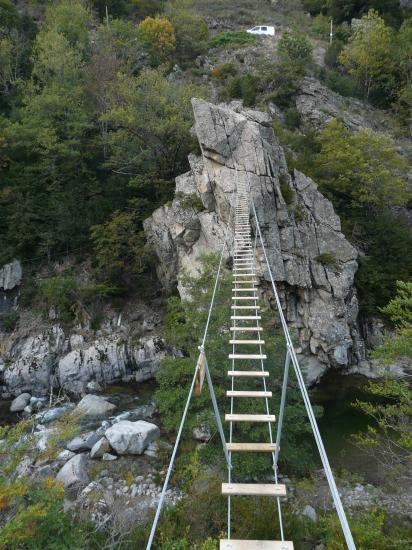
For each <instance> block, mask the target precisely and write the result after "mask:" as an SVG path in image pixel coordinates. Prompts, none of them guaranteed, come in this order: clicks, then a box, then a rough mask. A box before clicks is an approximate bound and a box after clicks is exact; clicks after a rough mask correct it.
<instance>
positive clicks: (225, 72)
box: [211, 61, 237, 79]
mask: <svg viewBox="0 0 412 550" xmlns="http://www.w3.org/2000/svg"><path fill="white" fill-rule="evenodd" d="M211 75H212V76H213V77H214V78H221V79H225V78H227V77H228V76H236V75H237V68H236V66H235V64H234V63H232V62H231V61H226V62H225V63H220V64H219V65H216V67H214V68H213V69H212V72H211Z"/></svg>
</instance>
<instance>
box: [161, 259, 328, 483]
mask: <svg viewBox="0 0 412 550" xmlns="http://www.w3.org/2000/svg"><path fill="white" fill-rule="evenodd" d="M215 270H216V258H214V257H213V256H211V257H205V258H204V259H203V264H202V268H201V270H200V273H199V277H198V278H193V277H189V276H187V277H186V278H185V280H184V282H183V284H184V286H185V289H186V290H187V292H189V294H190V295H191V296H193V297H196V299H195V300H180V299H178V298H177V297H172V298H170V299H169V302H168V308H167V315H166V337H167V339H168V341H169V342H171V343H173V344H174V345H175V346H177V347H179V348H181V349H182V350H183V357H181V358H171V357H167V358H165V359H164V360H163V361H162V364H161V368H160V370H159V373H158V376H157V379H158V382H159V389H158V391H157V394H156V398H157V402H158V403H159V406H160V410H161V413H162V416H163V418H164V422H165V428H166V429H167V430H169V431H175V430H176V429H177V426H178V424H179V422H180V417H181V414H182V405H183V403H184V402H185V399H186V395H187V391H188V388H189V387H190V383H191V380H192V377H193V372H194V367H195V364H196V361H197V357H198V354H199V352H198V348H197V346H198V345H199V344H200V341H201V340H200V338H201V336H202V333H203V330H204V326H205V322H206V317H207V312H208V308H209V302H210V298H211V294H210V293H211V290H212V288H211V284H210V282H211V281H213V279H214V277H215ZM221 277H222V278H221V281H220V284H219V292H218V295H217V298H216V303H215V307H214V310H213V316H212V319H211V323H210V327H209V335H210V336H209V338H208V340H207V345H206V355H207V359H208V365H209V368H210V371H211V376H212V378H213V382H214V386H215V391H216V395H217V399H218V402H219V403H220V404H221V405H220V408H221V410H222V411H223V410H225V397H224V391H223V388H224V387H225V385H226V383H227V377H226V376H225V373H226V370H228V369H229V367H230V365H229V362H228V359H227V357H228V355H227V351H228V347H227V340H228V335H229V322H230V318H229V315H228V311H230V305H231V292H230V289H231V280H230V274H229V272H228V271H227V270H224V271H223V274H222V276H221ZM270 316H272V314H270ZM267 332H268V336H267V337H266V338H265V348H266V351H267V353H268V356H269V357H271V360H270V361H268V365H267V368H268V370H270V374H271V384H272V385H273V386H274V387H275V388H279V387H280V383H281V382H280V377H281V376H282V367H283V361H284V345H282V340H283V339H282V337H280V336H278V335H276V336H271V333H272V334H273V329H269V328H268V331H267ZM239 389H242V388H239ZM275 396H276V397H275V398H274V400H273V406H274V409H275V410H276V409H277V408H278V406H279V400H280V395H279V391H278V390H277V389H276V391H275ZM247 401H248V400H245V402H243V403H240V404H239V407H240V409H239V411H238V412H242V411H243V412H246V411H247V412H249V413H250V412H256V413H259V410H261V404H259V403H256V400H254V402H247ZM259 407H260V408H259ZM316 410H317V413H319V412H320V409H319V408H316ZM211 413H212V411H211V406H210V396H209V393H208V391H207V388H206V387H205V388H204V390H203V392H202V394H201V395H200V396H195V397H194V398H193V400H192V404H191V407H190V410H189V414H188V418H187V427H186V429H187V431H188V432H189V433H190V431H191V430H192V429H193V427H195V426H198V425H199V424H202V425H209V426H210V427H211V429H212V430H213V428H214V426H215V423H214V420H213V418H212V415H211ZM286 417H287V422H288V430H286V431H285V433H284V438H283V439H282V453H281V456H280V460H281V463H282V465H286V466H287V467H288V468H289V469H291V470H295V471H304V470H305V469H306V468H307V467H308V466H309V465H310V464H311V461H312V457H311V451H310V446H309V442H308V441H307V440H306V439H304V438H303V434H308V433H309V432H310V426H309V424H308V422H307V420H306V414H305V410H304V407H303V403H302V401H301V400H300V394H299V392H298V390H297V389H296V387H295V386H294V384H293V383H291V385H290V388H289V390H288V402H287V406H286ZM234 437H236V438H239V440H243V441H265V440H266V437H267V432H266V430H265V429H264V428H262V427H261V426H259V427H256V426H255V427H253V429H251V428H250V427H248V426H246V425H245V426H237V427H236V430H235V433H234ZM186 454H187V453H186ZM201 457H202V459H204V460H206V461H207V462H208V463H210V462H215V463H216V464H222V458H223V457H222V453H221V448H220V443H219V441H218V438H214V440H213V441H211V442H210V443H209V444H208V445H207V446H206V447H205V448H203V449H202V454H201ZM233 460H234V463H235V468H236V471H237V473H238V475H239V476H240V478H246V479H249V478H250V476H251V475H252V473H253V474H254V475H257V473H258V472H264V473H267V472H268V471H270V457H269V458H268V457H263V456H260V457H258V456H255V457H252V458H249V457H233Z"/></svg>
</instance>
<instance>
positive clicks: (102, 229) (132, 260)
mask: <svg viewBox="0 0 412 550" xmlns="http://www.w3.org/2000/svg"><path fill="white" fill-rule="evenodd" d="M141 221H142V220H141V217H140V216H139V215H138V213H137V212H136V211H132V212H119V211H117V212H114V213H113V214H112V216H111V218H110V219H109V220H108V221H106V222H105V223H104V224H102V225H97V226H94V227H92V228H91V234H92V240H93V243H94V246H95V251H96V262H97V269H98V272H99V273H100V276H101V277H103V278H105V279H108V280H110V281H112V282H113V283H114V284H116V285H117V286H118V287H119V286H121V285H122V284H123V285H128V286H131V285H132V284H135V283H136V278H137V277H138V276H139V275H140V274H141V273H143V272H144V271H145V270H146V269H147V266H148V264H149V261H150V257H151V256H150V252H149V250H148V248H147V245H146V239H145V236H144V233H143V231H142V225H141Z"/></svg>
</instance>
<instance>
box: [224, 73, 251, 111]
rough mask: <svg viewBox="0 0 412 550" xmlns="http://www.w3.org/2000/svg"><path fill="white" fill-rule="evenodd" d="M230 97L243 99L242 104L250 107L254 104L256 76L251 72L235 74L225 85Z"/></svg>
mask: <svg viewBox="0 0 412 550" xmlns="http://www.w3.org/2000/svg"><path fill="white" fill-rule="evenodd" d="M227 93H228V96H229V97H230V98H234V97H235V98H239V99H243V103H244V105H246V106H247V107H251V106H252V105H254V104H255V101H256V94H257V77H256V76H253V75H251V74H245V75H242V76H236V77H234V78H232V79H231V80H230V81H229V82H228V85H227Z"/></svg>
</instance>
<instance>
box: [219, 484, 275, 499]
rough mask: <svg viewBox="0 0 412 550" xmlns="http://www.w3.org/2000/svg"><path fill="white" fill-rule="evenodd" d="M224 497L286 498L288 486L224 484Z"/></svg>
mask: <svg viewBox="0 0 412 550" xmlns="http://www.w3.org/2000/svg"><path fill="white" fill-rule="evenodd" d="M222 495H244V496H251V497H260V496H262V497H285V496H286V485H284V484H283V483H222Z"/></svg>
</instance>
